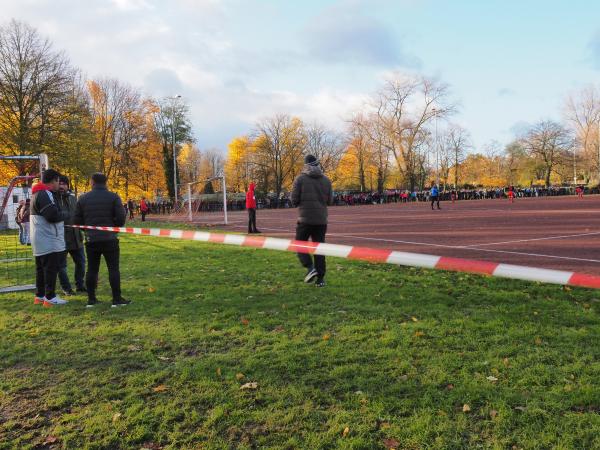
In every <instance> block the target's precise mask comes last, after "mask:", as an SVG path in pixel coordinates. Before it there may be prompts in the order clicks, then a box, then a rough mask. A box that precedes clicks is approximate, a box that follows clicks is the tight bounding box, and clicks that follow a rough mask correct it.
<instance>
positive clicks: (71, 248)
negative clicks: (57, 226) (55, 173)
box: [58, 175, 86, 295]
mask: <svg viewBox="0 0 600 450" xmlns="http://www.w3.org/2000/svg"><path fill="white" fill-rule="evenodd" d="M58 203H59V205H60V209H61V210H63V211H65V212H66V213H68V215H69V216H68V217H67V218H65V225H73V218H74V217H75V207H76V206H77V199H76V198H75V194H73V192H71V189H70V184H69V179H68V178H67V177H66V176H64V175H61V176H60V181H59V183H58ZM65 246H66V251H65V252H64V253H63V255H62V257H61V261H60V269H59V271H58V279H59V280H60V284H61V286H62V288H63V291H65V294H67V295H74V294H75V292H74V291H73V288H72V286H71V282H70V281H69V275H68V273H67V255H71V258H72V259H73V263H74V264H75V286H76V289H77V292H86V289H85V284H84V276H85V253H84V251H83V236H82V232H81V230H80V229H79V228H72V227H69V226H67V227H65Z"/></svg>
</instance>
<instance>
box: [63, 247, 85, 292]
mask: <svg viewBox="0 0 600 450" xmlns="http://www.w3.org/2000/svg"><path fill="white" fill-rule="evenodd" d="M67 253H68V254H69V255H71V258H72V259H73V263H74V264H75V286H77V289H81V288H84V287H85V282H84V277H85V253H84V251H83V247H81V248H77V249H74V250H67V251H66V252H63V253H62V256H61V258H60V265H59V269H58V279H59V280H60V286H61V287H62V288H63V290H65V291H69V290H71V289H72V287H71V282H70V281H69V275H68V274H67Z"/></svg>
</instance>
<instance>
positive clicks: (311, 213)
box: [292, 155, 333, 287]
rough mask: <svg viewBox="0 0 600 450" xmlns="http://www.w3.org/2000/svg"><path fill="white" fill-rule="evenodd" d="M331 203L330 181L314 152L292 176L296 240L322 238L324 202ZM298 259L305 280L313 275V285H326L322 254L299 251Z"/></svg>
mask: <svg viewBox="0 0 600 450" xmlns="http://www.w3.org/2000/svg"><path fill="white" fill-rule="evenodd" d="M331 204H333V189H332V187H331V181H330V180H329V178H327V177H326V176H325V175H324V174H323V170H322V169H321V167H320V164H319V160H318V159H317V158H316V157H314V156H313V155H307V156H306V157H305V158H304V168H303V170H302V173H301V174H300V175H299V176H298V177H296V179H295V180H294V185H293V188H292V205H293V206H297V207H298V209H299V212H298V222H297V225H296V240H297V241H308V239H309V238H310V239H311V240H312V241H313V242H325V234H326V233H327V214H328V212H327V206H328V205H331ZM298 258H299V259H300V263H301V264H302V265H303V266H304V267H305V268H306V269H307V272H306V276H305V277H304V282H305V283H310V282H311V281H313V280H314V279H315V278H316V280H317V281H316V286H317V287H323V286H325V270H326V264H325V256H322V255H314V262H313V258H312V256H311V255H310V254H307V253H298Z"/></svg>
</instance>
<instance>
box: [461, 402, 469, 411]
mask: <svg viewBox="0 0 600 450" xmlns="http://www.w3.org/2000/svg"><path fill="white" fill-rule="evenodd" d="M469 411H471V407H470V406H469V405H467V404H466V403H465V404H464V405H463V412H469Z"/></svg>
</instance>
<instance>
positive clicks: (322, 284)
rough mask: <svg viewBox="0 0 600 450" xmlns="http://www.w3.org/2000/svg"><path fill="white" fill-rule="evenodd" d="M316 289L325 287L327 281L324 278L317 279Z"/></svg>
mask: <svg viewBox="0 0 600 450" xmlns="http://www.w3.org/2000/svg"><path fill="white" fill-rule="evenodd" d="M315 286H316V287H325V280H324V279H323V278H317V282H316V283H315Z"/></svg>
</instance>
